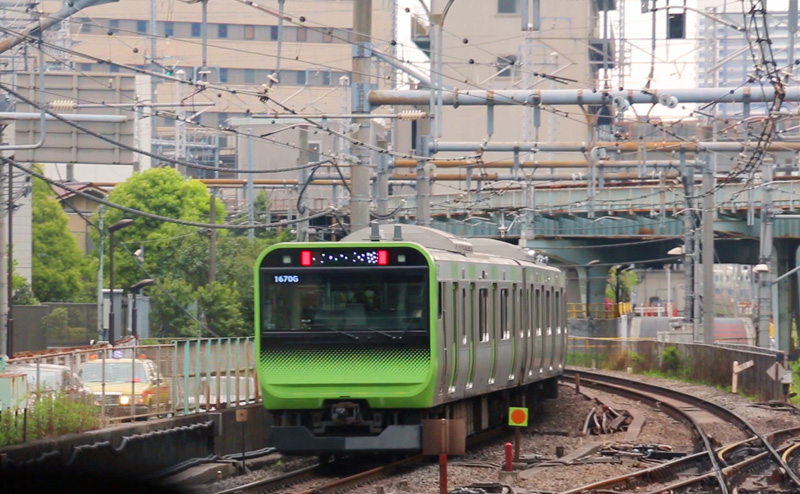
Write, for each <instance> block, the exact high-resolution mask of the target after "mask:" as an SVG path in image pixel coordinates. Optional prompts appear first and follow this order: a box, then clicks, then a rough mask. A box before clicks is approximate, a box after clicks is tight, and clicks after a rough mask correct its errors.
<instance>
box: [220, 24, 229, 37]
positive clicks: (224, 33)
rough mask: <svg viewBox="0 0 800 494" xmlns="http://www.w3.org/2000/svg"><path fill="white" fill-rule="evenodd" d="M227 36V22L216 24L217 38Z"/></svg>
mask: <svg viewBox="0 0 800 494" xmlns="http://www.w3.org/2000/svg"><path fill="white" fill-rule="evenodd" d="M227 37H228V25H227V24H218V25H217V38H227Z"/></svg>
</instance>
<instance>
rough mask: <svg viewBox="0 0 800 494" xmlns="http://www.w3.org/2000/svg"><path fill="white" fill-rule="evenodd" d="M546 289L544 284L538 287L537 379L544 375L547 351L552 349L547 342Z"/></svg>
mask: <svg viewBox="0 0 800 494" xmlns="http://www.w3.org/2000/svg"><path fill="white" fill-rule="evenodd" d="M545 296H546V289H545V287H544V286H542V285H539V286H537V287H536V320H537V323H536V324H537V327H536V344H537V347H538V348H537V353H536V356H537V359H536V364H537V365H536V371H537V372H538V375H537V379H538V378H541V377H542V373H543V372H544V371H545V370H546V365H547V362H546V361H545V359H546V358H547V353H548V352H549V351H550V349H549V348H548V346H549V345H548V344H547V310H546V304H545V300H546V297H545Z"/></svg>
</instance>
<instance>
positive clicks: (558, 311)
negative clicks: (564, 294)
mask: <svg viewBox="0 0 800 494" xmlns="http://www.w3.org/2000/svg"><path fill="white" fill-rule="evenodd" d="M555 294H556V307H555V310H554V311H553V315H555V320H556V321H555V324H554V326H555V327H557V328H561V304H559V301H560V300H561V291H560V290H556V292H555Z"/></svg>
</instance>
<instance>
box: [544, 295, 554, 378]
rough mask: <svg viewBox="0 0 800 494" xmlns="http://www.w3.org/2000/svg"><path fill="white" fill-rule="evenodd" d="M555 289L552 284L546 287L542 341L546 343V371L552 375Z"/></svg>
mask: <svg viewBox="0 0 800 494" xmlns="http://www.w3.org/2000/svg"><path fill="white" fill-rule="evenodd" d="M552 292H553V290H552V287H550V286H545V288H544V337H543V338H542V341H545V342H546V343H545V344H544V345H542V351H543V352H544V354H543V355H544V366H543V367H544V373H545V375H550V371H551V370H553V341H554V338H555V335H553V293H552Z"/></svg>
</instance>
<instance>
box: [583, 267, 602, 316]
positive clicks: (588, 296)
mask: <svg viewBox="0 0 800 494" xmlns="http://www.w3.org/2000/svg"><path fill="white" fill-rule="evenodd" d="M598 263H600V261H599V260H598V259H593V260H591V261H589V262H587V263H586V264H584V265H583V267H585V268H586V318H587V319H588V318H589V315H590V314H591V311H590V310H589V306H590V304H591V294H592V292H591V291H590V290H589V287H591V281H592V276H591V274H590V270H591V267H592V266H594V265H595V264H598Z"/></svg>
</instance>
